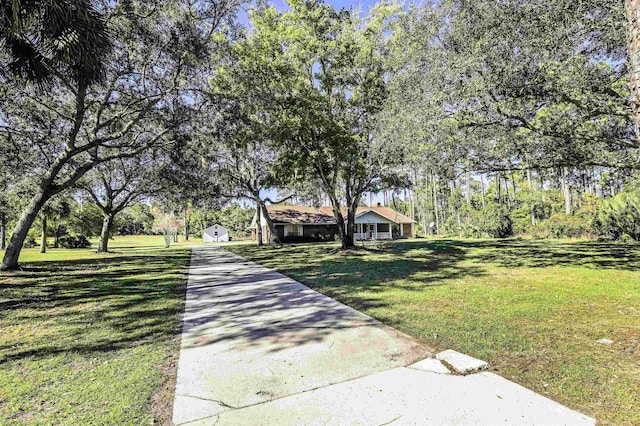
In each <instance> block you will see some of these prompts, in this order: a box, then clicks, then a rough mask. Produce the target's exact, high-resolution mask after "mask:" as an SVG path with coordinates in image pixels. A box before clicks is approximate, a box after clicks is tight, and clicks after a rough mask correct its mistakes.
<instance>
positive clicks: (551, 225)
mask: <svg viewBox="0 0 640 426" xmlns="http://www.w3.org/2000/svg"><path fill="white" fill-rule="evenodd" d="M546 225H547V227H548V229H549V235H550V236H551V237H553V238H562V237H568V238H581V237H588V236H591V220H590V219H589V218H587V217H586V216H583V215H580V214H576V215H574V216H570V215H567V214H565V213H554V214H552V215H551V217H550V218H549V219H548V220H547V221H546Z"/></svg>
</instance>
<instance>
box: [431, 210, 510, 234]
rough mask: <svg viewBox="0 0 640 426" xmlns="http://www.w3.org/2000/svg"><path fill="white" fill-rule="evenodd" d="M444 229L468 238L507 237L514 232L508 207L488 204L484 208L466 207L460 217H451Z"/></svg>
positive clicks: (446, 231) (449, 232)
mask: <svg viewBox="0 0 640 426" xmlns="http://www.w3.org/2000/svg"><path fill="white" fill-rule="evenodd" d="M443 231H444V232H445V233H447V234H450V235H460V236H463V237H467V238H506V237H509V236H511V235H512V234H513V222H512V220H511V218H510V217H509V212H508V211H507V209H506V207H504V206H501V205H496V204H491V205H488V206H487V207H486V208H485V209H483V210H475V209H473V208H468V209H466V210H465V211H464V212H463V213H461V216H460V224H458V218H457V216H456V217H453V216H452V217H449V219H448V220H447V221H446V223H445V224H444V226H443Z"/></svg>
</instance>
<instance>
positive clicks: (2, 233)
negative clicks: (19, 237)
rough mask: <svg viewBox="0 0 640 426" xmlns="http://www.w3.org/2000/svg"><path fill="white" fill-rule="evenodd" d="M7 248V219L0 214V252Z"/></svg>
mask: <svg viewBox="0 0 640 426" xmlns="http://www.w3.org/2000/svg"><path fill="white" fill-rule="evenodd" d="M5 248H7V217H6V216H5V215H4V213H2V214H0V250H4V249H5Z"/></svg>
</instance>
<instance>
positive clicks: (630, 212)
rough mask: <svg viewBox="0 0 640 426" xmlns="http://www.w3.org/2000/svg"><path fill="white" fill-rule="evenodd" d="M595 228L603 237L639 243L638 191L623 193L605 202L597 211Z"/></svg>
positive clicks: (639, 214)
mask: <svg viewBox="0 0 640 426" xmlns="http://www.w3.org/2000/svg"><path fill="white" fill-rule="evenodd" d="M595 227H596V228H597V229H598V230H599V231H600V233H602V234H603V235H604V236H605V237H609V238H613V239H615V240H618V239H622V237H623V236H625V238H631V239H633V240H635V241H640V190H638V189H636V190H634V191H632V192H623V193H621V194H618V195H616V196H615V197H613V198H611V199H609V200H605V201H603V202H602V204H601V205H600V208H599V209H598V217H597V219H596V223H595Z"/></svg>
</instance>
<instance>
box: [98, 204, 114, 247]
mask: <svg viewBox="0 0 640 426" xmlns="http://www.w3.org/2000/svg"><path fill="white" fill-rule="evenodd" d="M113 218H114V214H113V213H105V214H104V219H103V220H102V231H101V232H100V242H99V243H98V253H107V252H109V237H111V228H112V227H113Z"/></svg>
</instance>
